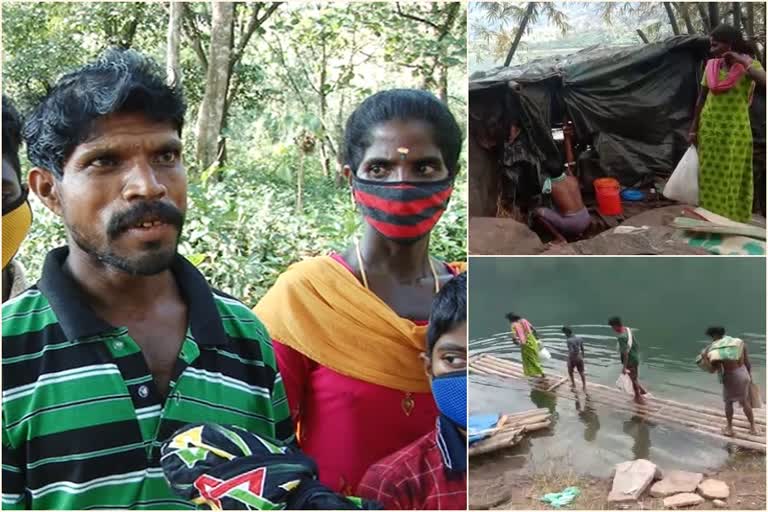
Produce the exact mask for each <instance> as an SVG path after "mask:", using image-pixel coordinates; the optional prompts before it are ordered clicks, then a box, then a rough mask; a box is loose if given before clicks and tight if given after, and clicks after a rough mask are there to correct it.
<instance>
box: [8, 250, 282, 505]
mask: <svg viewBox="0 0 768 512" xmlns="http://www.w3.org/2000/svg"><path fill="white" fill-rule="evenodd" d="M68 254H69V250H68V249H67V248H66V247H63V248H59V249H55V250H53V251H51V252H50V253H49V254H48V255H47V257H46V260H45V264H44V266H43V275H42V278H41V280H40V281H39V282H38V284H37V285H36V286H33V287H32V288H30V289H29V290H27V291H25V292H24V293H22V294H21V295H19V296H17V297H15V298H14V299H12V300H11V301H9V302H6V303H5V304H3V318H2V322H3V346H2V358H3V373H2V381H3V402H2V409H3V425H2V426H3V443H2V445H3V454H2V455H3V458H2V479H3V481H2V489H3V508H34V509H80V510H82V509H93V508H99V509H107V508H135V509H185V508H195V507H194V505H192V504H191V503H189V502H187V501H184V500H182V499H180V498H178V497H176V496H175V495H174V494H173V493H172V491H171V489H170V487H169V485H168V483H167V482H166V481H165V478H164V477H163V472H162V469H161V468H160V463H159V451H160V445H161V444H162V443H163V441H164V440H166V439H167V438H168V437H169V436H170V435H171V434H172V433H173V432H174V431H176V430H177V429H178V428H180V427H182V426H183V425H185V424H187V423H192V422H210V423H219V424H222V425H237V426H239V427H242V428H245V429H247V430H249V431H251V432H255V433H258V434H260V435H264V436H269V437H273V438H276V439H279V440H282V441H286V442H292V441H293V427H292V424H291V420H290V415H289V410H288V403H287V400H286V396H285V390H284V388H283V383H282V381H281V379H280V374H279V372H278V370H277V365H276V363H275V356H274V353H273V351H272V345H271V341H270V337H269V336H268V335H267V332H266V330H265V328H264V326H263V325H262V324H261V322H259V320H258V319H257V318H256V317H255V316H254V314H253V313H252V312H251V311H250V310H249V309H248V308H247V307H246V306H245V305H243V304H242V303H240V302H239V301H237V300H235V299H233V298H231V297H228V296H226V295H224V294H222V293H221V292H218V291H216V290H212V289H211V288H210V286H209V285H208V283H207V282H206V280H205V278H204V277H203V276H202V275H201V274H200V272H198V271H197V269H195V267H194V266H193V265H192V264H191V263H189V262H188V261H187V260H185V259H184V258H183V257H181V256H177V258H176V260H175V261H174V263H173V265H172V267H171V270H172V272H173V275H174V277H175V279H176V282H177V284H178V286H179V289H180V291H181V294H182V296H183V298H184V300H185V301H186V303H187V307H188V314H189V319H190V320H189V326H188V328H187V332H186V336H185V338H184V341H183V343H182V346H181V350H180V352H179V355H178V359H177V361H176V365H175V368H174V371H173V376H172V379H171V383H170V388H169V392H168V395H167V398H165V399H163V397H162V396H161V395H160V393H159V392H158V390H157V388H156V387H155V384H154V380H153V378H152V375H151V373H150V371H149V368H148V366H147V364H146V362H145V359H144V357H143V355H142V352H141V350H140V348H139V346H138V345H137V343H136V342H135V341H134V340H133V339H131V337H130V336H129V334H128V330H127V328H125V327H115V326H112V325H110V324H108V323H107V322H105V321H104V320H103V319H101V318H100V317H98V316H97V315H96V314H95V313H94V312H93V310H92V309H91V308H90V307H89V306H88V305H87V302H86V300H85V296H84V295H83V292H82V290H81V289H80V288H79V286H78V285H77V284H76V282H75V281H74V279H73V278H72V277H71V275H70V274H69V273H68V272H67V271H66V270H64V267H63V264H64V261H65V259H66V257H67V255H68Z"/></svg>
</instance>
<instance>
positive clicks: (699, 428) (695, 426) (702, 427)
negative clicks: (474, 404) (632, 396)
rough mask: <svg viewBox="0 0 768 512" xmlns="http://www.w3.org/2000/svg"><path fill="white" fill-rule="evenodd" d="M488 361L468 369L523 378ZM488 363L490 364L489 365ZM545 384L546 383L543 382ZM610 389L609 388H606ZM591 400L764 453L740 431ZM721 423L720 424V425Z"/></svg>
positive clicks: (631, 405) (754, 439)
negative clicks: (721, 430)
mask: <svg viewBox="0 0 768 512" xmlns="http://www.w3.org/2000/svg"><path fill="white" fill-rule="evenodd" d="M493 360H498V358H493ZM493 360H489V359H486V358H484V360H479V359H475V360H473V361H471V362H470V369H473V370H475V371H479V372H480V373H487V374H492V375H498V376H501V377H507V378H510V377H511V378H523V379H524V378H525V377H524V376H523V375H522V373H518V371H511V370H509V369H506V368H503V367H502V368H499V367H498V366H497V367H494V365H493V363H494V362H495V361H493ZM489 363H490V364H489ZM545 382H546V381H545ZM602 387H604V388H607V386H602ZM534 388H536V389H539V390H541V391H546V388H544V387H543V385H542V384H541V383H539V384H538V385H536V384H534ZM607 389H611V388H607ZM553 394H555V395H557V396H562V397H564V398H572V395H571V396H569V395H566V394H563V393H557V392H555V393H553ZM592 400H593V401H594V402H597V403H603V404H606V405H610V406H612V407H613V408H617V409H619V410H623V411H627V412H633V413H635V414H637V415H638V416H641V417H644V418H646V419H650V420H653V421H656V422H658V423H666V424H673V425H674V424H677V425H684V426H686V427H688V428H689V429H691V430H693V431H695V432H699V433H701V434H704V435H707V436H710V437H715V438H717V439H720V440H723V441H726V442H730V443H733V444H737V445H740V446H744V447H746V448H751V449H754V450H758V451H761V452H763V453H765V451H766V447H765V438H764V437H760V436H752V435H748V434H744V433H742V432H741V431H740V430H742V429H738V428H736V429H735V431H736V433H737V435H736V436H735V437H728V436H724V435H722V434H720V433H719V428H718V426H715V425H713V424H712V423H707V422H703V421H702V420H701V419H700V418H696V419H694V420H690V419H687V418H680V417H678V416H676V415H674V414H670V412H669V411H665V413H664V414H663V415H661V414H659V411H660V408H656V409H655V410H654V409H652V408H651V407H648V406H645V407H644V408H643V407H642V406H637V405H636V404H634V403H629V402H617V401H615V400H611V399H609V398H606V397H605V396H604V394H603V393H600V396H599V397H598V399H597V400H595V399H594V397H592ZM722 424H723V423H722V422H721V423H720V425H722Z"/></svg>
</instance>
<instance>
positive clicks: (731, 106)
mask: <svg viewBox="0 0 768 512" xmlns="http://www.w3.org/2000/svg"><path fill="white" fill-rule="evenodd" d="M709 40H710V53H711V54H712V58H711V59H709V60H708V61H707V65H706V69H705V72H704V77H703V79H702V82H701V91H700V93H699V98H698V101H697V103H696V109H695V112H694V118H693V124H692V125H691V129H690V133H689V136H688V141H689V142H690V143H691V144H694V145H696V148H697V150H698V154H699V205H700V206H702V207H703V208H706V209H707V210H709V211H711V212H714V213H717V214H719V215H722V216H724V217H727V218H729V219H731V220H734V221H737V222H747V221H749V220H750V219H751V218H752V202H753V194H754V190H753V183H752V182H753V174H752V130H751V128H750V121H749V104H750V102H751V99H752V94H753V92H754V87H755V84H757V85H758V86H759V87H761V88H762V89H765V71H764V70H763V68H762V66H761V65H760V62H758V61H757V59H755V58H754V57H755V52H754V46H753V45H752V44H751V43H749V42H747V41H745V40H744V37H743V36H742V34H741V31H739V30H738V29H736V28H734V27H732V26H730V25H719V26H718V27H716V28H715V29H714V30H713V31H712V33H711V34H710V36H709Z"/></svg>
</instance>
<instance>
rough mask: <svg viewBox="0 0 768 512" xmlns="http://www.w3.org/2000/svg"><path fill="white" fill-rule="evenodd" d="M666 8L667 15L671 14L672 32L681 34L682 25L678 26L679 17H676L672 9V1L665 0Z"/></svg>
mask: <svg viewBox="0 0 768 512" xmlns="http://www.w3.org/2000/svg"><path fill="white" fill-rule="evenodd" d="M664 9H666V10H667V16H669V24H670V25H672V33H673V34H675V35H676V36H679V35H680V27H678V26H677V18H675V11H674V10H673V9H672V3H671V2H664Z"/></svg>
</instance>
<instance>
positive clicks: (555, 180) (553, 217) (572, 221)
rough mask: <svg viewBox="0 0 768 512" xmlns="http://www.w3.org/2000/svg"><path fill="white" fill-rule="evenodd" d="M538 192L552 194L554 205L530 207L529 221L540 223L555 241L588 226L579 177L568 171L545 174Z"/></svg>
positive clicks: (562, 240) (563, 240) (587, 212)
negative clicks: (557, 174)
mask: <svg viewBox="0 0 768 512" xmlns="http://www.w3.org/2000/svg"><path fill="white" fill-rule="evenodd" d="M541 192H542V193H543V194H546V195H550V196H551V197H552V202H553V203H554V208H546V207H539V208H536V209H534V210H533V221H534V223H535V222H539V223H540V224H541V225H542V226H544V228H546V230H547V231H548V232H549V233H550V234H551V235H552V236H553V237H554V238H555V242H556V243H566V242H568V239H569V238H575V237H578V236H580V235H581V234H582V233H584V231H586V230H587V228H589V226H590V224H591V223H592V218H591V217H590V216H589V210H587V207H586V206H584V199H582V197H581V188H580V186H579V180H578V179H577V178H576V177H575V176H573V175H572V174H571V173H570V172H569V171H567V170H566V171H564V172H563V174H561V175H560V176H557V177H547V178H546V180H545V181H544V186H543V187H542V190H541Z"/></svg>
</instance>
